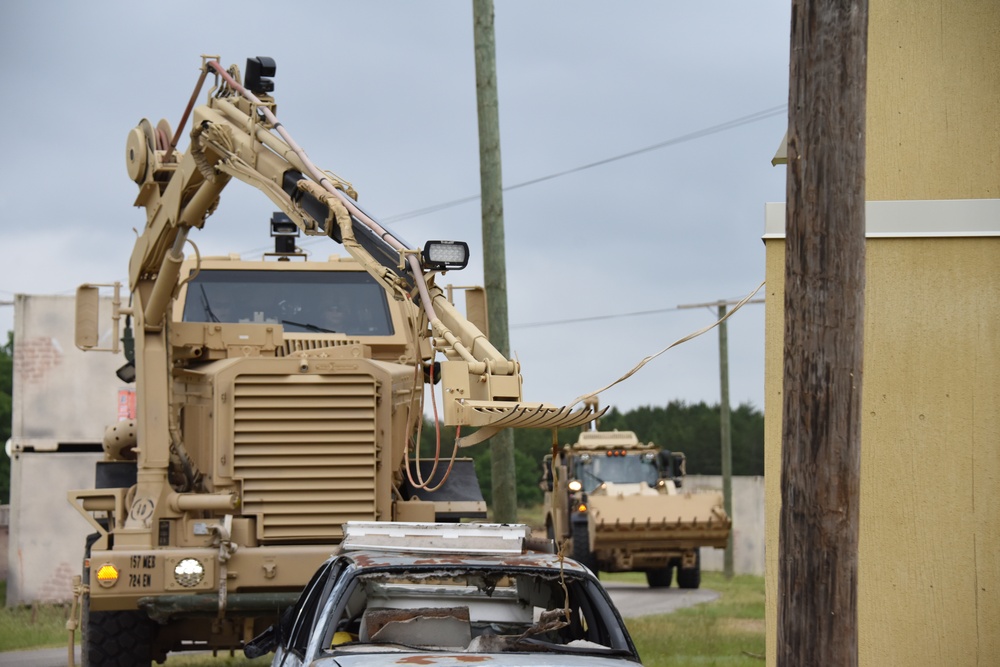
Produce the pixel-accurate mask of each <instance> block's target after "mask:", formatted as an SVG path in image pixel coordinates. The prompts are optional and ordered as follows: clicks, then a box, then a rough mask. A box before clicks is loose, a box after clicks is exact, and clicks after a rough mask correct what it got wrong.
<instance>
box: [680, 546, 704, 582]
mask: <svg viewBox="0 0 1000 667" xmlns="http://www.w3.org/2000/svg"><path fill="white" fill-rule="evenodd" d="M677 586H678V587H680V588H698V587H699V586H701V552H700V551H699V552H696V553H695V557H694V567H679V568H677Z"/></svg>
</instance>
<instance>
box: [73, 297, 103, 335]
mask: <svg viewBox="0 0 1000 667" xmlns="http://www.w3.org/2000/svg"><path fill="white" fill-rule="evenodd" d="M100 305H101V291H100V290H99V289H98V288H97V287H95V286H93V285H80V286H79V287H78V288H77V289H76V330H75V332H74V342H75V343H76V346H77V347H78V348H80V349H81V350H92V349H94V348H95V347H97V343H98V342H99V340H100V332H99V327H98V319H99V315H98V313H99V311H100Z"/></svg>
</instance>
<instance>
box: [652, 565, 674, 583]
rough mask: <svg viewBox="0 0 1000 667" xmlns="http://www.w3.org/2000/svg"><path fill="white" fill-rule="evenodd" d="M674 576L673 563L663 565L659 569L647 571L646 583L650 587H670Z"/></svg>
mask: <svg viewBox="0 0 1000 667" xmlns="http://www.w3.org/2000/svg"><path fill="white" fill-rule="evenodd" d="M673 578H674V566H673V564H670V565H667V566H666V567H661V568H660V569H659V570H647V571H646V583H647V584H649V587H650V588H670V582H671V581H673Z"/></svg>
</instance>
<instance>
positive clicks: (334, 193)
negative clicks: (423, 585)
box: [69, 56, 595, 667]
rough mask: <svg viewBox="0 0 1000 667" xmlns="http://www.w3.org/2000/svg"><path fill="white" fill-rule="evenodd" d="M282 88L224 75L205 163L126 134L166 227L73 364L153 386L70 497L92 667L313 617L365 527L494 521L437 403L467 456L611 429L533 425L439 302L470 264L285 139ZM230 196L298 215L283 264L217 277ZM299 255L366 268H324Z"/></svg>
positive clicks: (211, 61) (484, 345) (157, 219)
mask: <svg viewBox="0 0 1000 667" xmlns="http://www.w3.org/2000/svg"><path fill="white" fill-rule="evenodd" d="M274 70H275V67H274V62H273V61H272V60H271V59H269V58H253V59H250V60H249V61H248V62H247V71H246V76H245V78H242V77H241V76H240V73H239V71H238V70H237V68H236V67H230V68H229V69H224V68H223V67H222V66H221V65H220V64H219V62H218V59H217V58H215V57H208V56H205V57H203V63H202V76H201V78H200V80H199V82H198V84H197V86H196V89H195V92H194V94H193V95H192V96H191V102H190V103H189V104H188V107H187V109H185V110H184V113H183V114H182V116H181V123H180V124H181V127H182V128H183V126H184V124H185V123H186V120H187V118H188V117H189V115H192V113H193V122H192V129H191V132H190V145H189V147H188V149H187V151H185V152H182V151H181V150H179V149H178V148H177V144H178V141H179V139H180V137H181V130H178V131H177V132H176V133H175V132H174V131H172V130H171V128H170V126H169V124H168V123H167V122H166V121H160V122H159V123H158V124H157V125H156V126H155V127H154V126H153V125H152V124H151V123H150V122H148V121H146V120H143V121H142V122H141V123H140V124H139V126H138V127H137V128H135V129H134V130H132V131H131V132H130V133H129V135H128V141H127V145H126V163H127V167H128V173H129V176H130V177H131V178H132V179H133V180H134V181H135V183H136V184H137V185H138V187H139V195H138V197H137V199H136V201H135V204H136V205H137V206H141V207H143V208H144V209H145V211H146V218H147V221H146V226H145V228H144V229H143V230H142V233H141V234H140V235H139V237H138V239H137V241H136V244H135V247H134V250H133V253H132V258H131V262H130V264H129V283H130V284H129V296H128V299H127V301H125V300H124V299H123V298H122V296H121V295H120V294H119V289H118V286H115V298H114V304H115V305H114V312H113V313H111V321H110V322H111V324H110V325H109V326H110V327H111V328H112V330H113V333H112V334H111V335H110V339H111V342H110V344H109V343H108V342H107V340H104V339H102V337H101V334H100V332H101V331H102V328H101V325H100V317H99V313H98V303H99V299H98V297H99V293H98V286H94V285H88V286H84V287H82V288H81V289H80V290H79V292H78V297H77V345H78V346H79V347H81V348H83V349H89V350H98V349H107V350H110V351H113V352H118V351H119V346H118V338H119V336H120V335H121V334H122V333H124V336H123V337H122V340H123V342H124V346H123V348H122V349H123V350H124V353H125V358H126V360H127V363H126V364H125V365H124V366H123V367H122V368H121V370H119V377H120V378H121V379H122V380H123V381H125V382H131V381H134V382H135V414H134V417H131V416H130V415H128V414H126V415H125V417H126V418H124V419H123V420H122V421H119V422H118V423H117V424H115V425H113V426H112V427H111V428H110V429H109V430H108V433H107V435H106V437H105V442H104V449H105V457H104V459H105V460H104V461H103V462H101V463H100V464H99V465H98V468H97V472H96V476H95V487H96V488H94V489H89V490H79V491H73V492H70V494H69V499H70V502H71V503H72V504H73V505H74V506H75V507H76V509H77V510H78V511H79V512H80V513H81V514H83V515H84V517H86V518H87V520H88V521H89V522H90V524H91V525H92V527H93V529H94V534H93V535H92V537H91V539H90V540H89V541H88V544H87V545H86V552H85V560H84V566H85V568H84V577H83V587H81V591H82V592H83V595H82V598H83V599H82V603H83V605H82V606H83V608H84V612H83V656H84V662H85V663H87V664H90V665H116V666H118V667H125V666H127V665H149V664H150V661H151V660H158V661H161V660H162V659H163V658H164V657H165V655H166V654H167V653H168V652H171V651H184V650H227V649H238V648H240V647H241V646H242V645H243V643H244V642H245V641H247V640H249V639H250V638H252V637H253V636H255V635H256V634H258V633H260V632H261V631H262V630H264V628H266V627H267V626H268V625H270V624H272V623H273V622H275V620H276V619H277V615H278V613H279V611H280V610H281V609H283V608H285V607H286V606H288V605H289V604H291V603H292V602H293V601H294V600H295V599H296V597H297V595H298V594H299V592H300V591H301V589H302V588H303V586H304V585H305V584H306V583H307V579H308V577H309V576H310V574H311V573H312V572H314V571H315V569H316V567H317V566H318V565H319V564H320V563H322V562H323V561H324V560H325V559H326V558H327V557H328V556H329V554H330V552H331V549H332V547H333V545H335V544H336V543H337V542H338V541H339V540H340V539H341V536H342V530H341V526H342V524H343V523H344V522H346V521H387V520H395V521H457V520H458V519H460V518H462V517H482V516H484V515H485V506H484V504H483V502H482V496H481V495H480V493H479V488H478V483H477V482H476V480H475V476H474V472H473V468H472V467H471V462H468V461H462V460H457V461H454V462H453V461H451V460H450V457H449V458H448V459H444V458H442V460H427V459H424V460H422V461H418V460H417V457H416V455H417V453H418V452H417V451H416V449H415V443H416V442H418V440H419V428H420V425H421V419H422V414H423V396H424V384H425V383H427V382H431V383H436V382H440V385H441V386H440V388H439V390H440V391H441V392H442V399H441V400H443V403H444V404H443V414H444V421H445V423H447V424H449V425H455V426H460V427H463V428H465V431H464V432H463V433H462V438H461V440H460V442H461V444H470V443H475V442H480V441H482V440H483V439H485V438H487V437H489V436H490V435H493V434H495V433H496V432H497V431H499V430H500V429H503V428H507V427H523V426H532V427H558V426H568V425H580V424H583V423H586V422H587V421H589V420H591V419H593V418H594V416H595V414H594V411H593V410H592V409H591V408H583V409H580V410H577V411H570V410H568V409H566V408H557V407H554V406H552V405H549V404H544V403H525V402H523V400H522V397H521V375H520V369H519V367H518V364H517V363H516V362H515V361H513V360H510V359H507V358H506V357H505V356H504V355H502V354H500V353H499V352H498V351H497V350H496V348H494V347H493V346H492V345H491V344H490V342H489V341H488V340H487V338H486V336H485V335H484V334H483V333H482V327H480V326H477V325H476V324H473V322H472V321H470V319H469V318H467V317H466V316H463V315H462V314H461V313H460V312H459V311H458V309H456V308H455V306H454V305H453V304H452V303H451V301H450V300H449V298H448V296H447V295H446V293H445V290H443V289H442V288H440V287H438V286H437V285H436V284H435V278H436V276H437V275H439V274H440V273H441V272H443V271H447V270H453V269H459V268H462V267H463V266H464V265H465V263H466V261H467V255H468V246H467V245H466V244H464V243H461V242H447V241H432V242H428V243H427V244H426V245H425V246H424V248H423V249H422V250H421V249H416V248H411V247H410V246H408V245H407V244H406V243H404V242H403V241H401V240H399V239H398V238H397V237H396V236H395V235H394V234H393V233H392V232H391V231H389V230H388V229H386V227H385V226H383V225H381V224H379V223H378V222H377V221H376V220H375V219H374V218H372V217H371V216H370V215H369V214H367V213H366V212H365V211H364V210H362V209H361V208H360V206H359V205H358V203H357V193H356V192H355V191H354V189H353V188H352V187H351V185H350V184H349V183H347V182H346V181H344V180H343V179H340V178H339V177H337V176H336V175H334V174H332V173H331V172H328V171H322V170H320V169H318V168H316V167H315V166H314V165H313V164H312V163H311V162H310V161H309V158H308V157H307V156H306V154H305V153H304V152H303V151H302V150H301V149H300V148H299V147H298V145H297V144H296V143H295V142H294V141H293V140H292V139H291V137H290V136H289V134H288V131H287V130H286V129H285V128H284V127H283V126H282V125H281V124H280V123H278V121H277V118H276V116H275V112H276V105H275V102H274V98H273V97H272V96H271V94H270V93H271V91H272V89H273V81H272V80H271V79H270V77H272V76H273V75H274ZM209 77H211V78H213V79H214V83H215V85H214V87H213V88H212V90H211V91H210V92H209V94H208V96H207V100H206V102H205V103H204V104H202V105H199V106H197V107H196V106H195V101H196V99H197V97H198V95H199V94H200V93H199V91H200V89H201V86H202V84H203V82H204V81H205V80H206V79H208V78H209ZM331 131H332V130H331ZM232 178H236V179H239V180H241V181H244V182H246V183H248V184H250V185H252V186H254V187H255V188H257V189H259V190H261V191H262V192H263V193H264V194H265V195H267V197H268V199H269V200H270V202H271V203H272V204H273V205H275V206H277V207H278V208H279V209H280V211H281V212H280V213H279V214H276V215H275V216H274V217H273V218H272V220H271V234H272V236H274V237H275V242H276V245H275V251H274V252H273V253H268V255H267V256H265V257H264V258H263V259H259V260H254V261H243V260H240V259H239V258H227V257H223V258H209V257H201V256H200V254H199V252H198V249H197V247H196V246H195V245H194V239H193V238H189V232H191V231H192V230H193V229H197V228H201V227H202V226H203V225H205V224H206V221H207V219H208V217H209V216H210V214H211V213H212V212H213V211H214V210H215V209H216V207H217V206H218V204H219V197H220V194H221V192H222V190H223V189H224V187H225V185H226V184H227V183H228V182H229V181H230V180H231V179H232ZM269 208H270V207H269ZM263 222H264V217H263V216H262V219H261V220H260V221H256V220H255V221H249V222H248V228H247V229H241V230H240V231H239V238H240V243H241V244H245V243H246V240H245V239H246V238H247V233H248V231H247V230H249V231H250V232H251V233H252V232H255V231H256V230H258V229H261V228H262V227H263V224H262V223H263ZM299 233H305V234H307V235H313V236H324V237H328V238H330V239H332V240H333V241H335V242H337V243H340V244H341V245H342V246H343V249H344V250H346V251H347V254H348V257H345V258H340V259H331V260H329V261H313V260H311V259H307V258H306V256H305V255H304V253H302V252H300V251H299V250H297V248H296V245H295V240H294V237H295V236H296V235H297V234H299ZM189 250H190V254H189V255H188V256H187V257H185V252H186V251H189ZM123 319H124V323H123V322H122V320H123ZM438 355H440V357H442V358H443V361H440V362H439V361H436V357H438ZM470 427H471V429H472V432H471V433H470ZM446 451H447V450H446ZM456 458H459V457H456ZM81 546H83V545H81Z"/></svg>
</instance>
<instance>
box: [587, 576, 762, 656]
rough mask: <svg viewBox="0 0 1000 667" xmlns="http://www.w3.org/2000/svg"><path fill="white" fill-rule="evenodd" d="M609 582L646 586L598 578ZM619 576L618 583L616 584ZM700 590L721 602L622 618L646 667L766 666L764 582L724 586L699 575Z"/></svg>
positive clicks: (740, 579)
mask: <svg viewBox="0 0 1000 667" xmlns="http://www.w3.org/2000/svg"><path fill="white" fill-rule="evenodd" d="M601 576H602V578H603V579H605V580H608V581H619V580H625V581H635V582H642V583H645V577H644V575H641V574H635V573H630V574H626V575H601ZM619 577H621V579H619ZM701 585H702V587H703V588H707V589H710V590H713V591H717V592H718V593H719V594H720V596H719V599H718V600H716V601H714V602H710V603H706V604H700V605H697V606H695V607H689V608H687V609H680V610H678V611H676V612H674V613H672V614H663V615H658V616H643V617H640V618H629V619H626V621H625V625H626V626H628V630H629V633H630V634H631V635H632V639H633V641H635V645H636V648H638V649H639V655H640V656H641V657H642V664H643V665H645V666H646V667H694V666H696V665H697V666H698V667H703V666H705V665H717V666H719V667H723V666H725V667H751V666H753V667H759V666H760V665H762V664H763V662H764V579H763V577H754V576H749V575H743V576H736V577H733V579H732V580H729V581H727V580H726V578H725V577H724V576H722V574H721V573H718V572H702V579H701Z"/></svg>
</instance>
